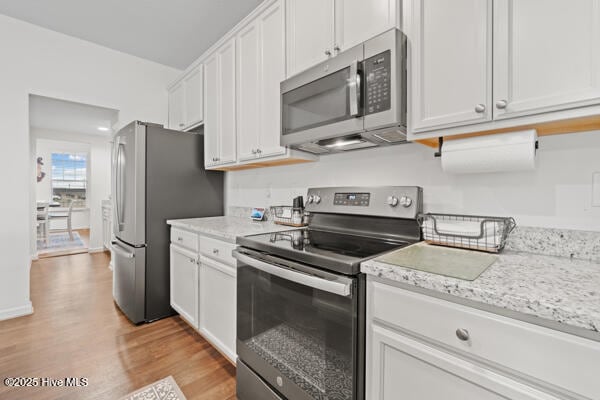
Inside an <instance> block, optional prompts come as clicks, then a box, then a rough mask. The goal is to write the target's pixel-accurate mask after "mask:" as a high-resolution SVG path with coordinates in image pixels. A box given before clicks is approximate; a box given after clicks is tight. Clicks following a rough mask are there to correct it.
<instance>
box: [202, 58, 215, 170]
mask: <svg viewBox="0 0 600 400" xmlns="http://www.w3.org/2000/svg"><path fill="white" fill-rule="evenodd" d="M218 68H219V65H218V61H217V55H216V54H213V55H211V56H209V57H208V58H207V59H206V60H205V61H204V93H205V95H206V101H205V102H204V165H206V166H209V165H213V164H216V163H217V159H218V158H219V137H218V136H219V131H218V126H219V124H218V120H219V112H218V109H219V108H218V102H217V99H218V92H219V91H218V87H219V85H218V82H217V80H218V78H219V70H218Z"/></svg>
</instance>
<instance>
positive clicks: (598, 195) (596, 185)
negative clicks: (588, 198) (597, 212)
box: [592, 172, 600, 207]
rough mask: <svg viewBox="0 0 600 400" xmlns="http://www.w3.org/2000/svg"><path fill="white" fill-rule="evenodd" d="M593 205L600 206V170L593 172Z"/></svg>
mask: <svg viewBox="0 0 600 400" xmlns="http://www.w3.org/2000/svg"><path fill="white" fill-rule="evenodd" d="M592 206H593V207H600V172H594V173H593V174H592Z"/></svg>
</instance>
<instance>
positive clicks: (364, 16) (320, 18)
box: [285, 0, 399, 76]
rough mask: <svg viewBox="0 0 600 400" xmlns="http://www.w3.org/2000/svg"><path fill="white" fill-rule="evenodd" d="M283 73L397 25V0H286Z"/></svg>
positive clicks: (305, 66) (291, 71)
mask: <svg viewBox="0 0 600 400" xmlns="http://www.w3.org/2000/svg"><path fill="white" fill-rule="evenodd" d="M285 4H286V13H287V18H286V32H287V48H286V51H287V76H292V75H295V74H297V73H298V72H301V71H303V70H305V69H307V68H310V67H312V66H313V65H315V64H318V63H319V62H321V61H324V60H326V59H327V58H328V57H334V56H336V55H337V54H338V53H339V52H341V51H344V50H346V49H348V48H350V47H352V46H355V45H357V44H359V43H362V42H364V41H365V40H367V39H370V38H372V37H373V36H376V35H378V34H380V33H382V32H385V31H386V30H388V29H391V28H393V27H395V26H397V24H398V15H399V10H398V4H399V1H398V0H286V2H285Z"/></svg>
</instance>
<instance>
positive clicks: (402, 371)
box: [367, 325, 558, 400]
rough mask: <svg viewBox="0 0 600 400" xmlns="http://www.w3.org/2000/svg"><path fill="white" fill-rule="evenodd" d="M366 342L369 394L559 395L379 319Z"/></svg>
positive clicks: (503, 399)
mask: <svg viewBox="0 0 600 400" xmlns="http://www.w3.org/2000/svg"><path fill="white" fill-rule="evenodd" d="M367 346H368V347H367V359H368V365H367V371H368V372H367V398H370V399H378V400H396V399H400V398H402V399H445V400H465V399H477V400H507V399H512V400H558V398H556V397H553V396H551V395H549V394H546V393H543V392H540V391H539V390H537V389H534V388H531V387H529V386H526V385H524V384H522V383H520V382H516V381H513V380H511V379H509V378H507V377H505V376H502V375H499V374H496V373H495V372H493V371H491V370H487V369H485V368H482V367H480V366H478V365H475V364H473V363H471V362H468V361H465V360H462V359H460V358H458V357H455V356H452V355H450V354H448V353H445V352H443V351H441V350H437V349H435V348H433V347H429V346H427V345H425V344H422V343H420V342H417V341H416V340H413V339H411V338H408V337H405V336H403V335H401V334H399V333H396V332H393V331H390V330H388V329H385V328H382V327H380V326H378V325H371V331H370V338H369V341H368V344H367Z"/></svg>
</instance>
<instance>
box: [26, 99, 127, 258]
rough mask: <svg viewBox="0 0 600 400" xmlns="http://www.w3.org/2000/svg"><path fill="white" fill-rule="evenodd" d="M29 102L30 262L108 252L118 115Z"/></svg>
mask: <svg viewBox="0 0 600 400" xmlns="http://www.w3.org/2000/svg"><path fill="white" fill-rule="evenodd" d="M29 100H30V101H29V108H30V110H29V125H30V137H31V141H30V154H31V162H32V165H34V166H35V169H34V176H33V177H32V184H31V189H30V191H31V198H32V203H33V204H32V210H33V218H32V221H33V226H32V229H31V250H32V258H34V259H36V258H45V257H55V256H64V255H71V254H78V253H83V252H100V251H107V250H108V249H109V243H107V240H106V238H107V237H108V238H110V232H105V230H106V227H107V226H110V224H106V223H105V220H106V219H110V218H111V216H112V213H111V212H110V210H108V211H107V210H106V208H107V207H110V171H111V169H110V165H111V138H112V127H113V126H114V125H115V124H116V123H117V121H118V111H117V110H114V109H110V108H105V107H98V106H93V105H88V104H82V103H76V102H71V101H66V100H61V99H55V98H50V97H44V96H37V95H30V98H29Z"/></svg>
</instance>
